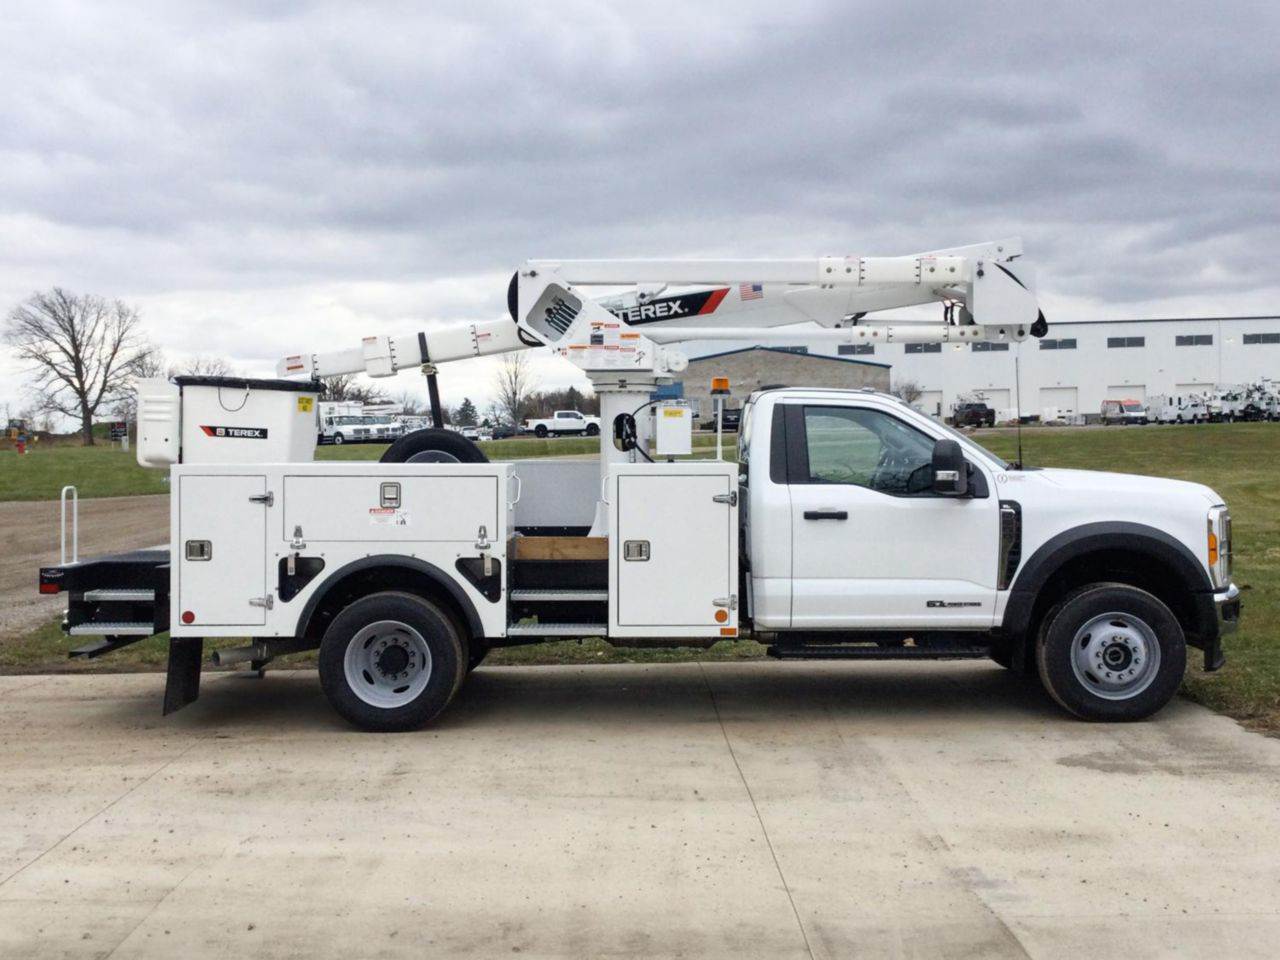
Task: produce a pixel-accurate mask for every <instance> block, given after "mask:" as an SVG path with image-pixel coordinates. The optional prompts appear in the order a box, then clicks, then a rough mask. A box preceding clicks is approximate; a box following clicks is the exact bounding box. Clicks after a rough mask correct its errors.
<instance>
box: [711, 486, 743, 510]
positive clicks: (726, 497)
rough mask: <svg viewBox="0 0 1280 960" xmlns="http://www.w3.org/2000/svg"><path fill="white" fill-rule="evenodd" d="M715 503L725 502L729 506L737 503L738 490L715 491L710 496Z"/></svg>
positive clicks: (734, 505)
mask: <svg viewBox="0 0 1280 960" xmlns="http://www.w3.org/2000/svg"><path fill="white" fill-rule="evenodd" d="M711 499H712V500H713V501H714V502H715V503H727V504H728V505H729V506H731V507H736V506H737V505H738V491H737V490H730V491H729V492H728V493H717V494H716V495H715V496H713V497H712V498H711Z"/></svg>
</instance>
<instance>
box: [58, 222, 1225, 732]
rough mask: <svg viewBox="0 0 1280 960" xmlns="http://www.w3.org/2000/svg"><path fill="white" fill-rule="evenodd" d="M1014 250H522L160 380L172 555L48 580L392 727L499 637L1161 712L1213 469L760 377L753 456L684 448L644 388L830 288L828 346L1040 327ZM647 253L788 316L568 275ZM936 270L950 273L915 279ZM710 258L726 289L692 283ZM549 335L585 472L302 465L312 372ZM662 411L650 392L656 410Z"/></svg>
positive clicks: (400, 457) (424, 359) (1202, 606)
mask: <svg viewBox="0 0 1280 960" xmlns="http://www.w3.org/2000/svg"><path fill="white" fill-rule="evenodd" d="M1014 249H1017V248H1014V247H1013V245H1012V242H1010V241H1005V242H1003V243H1002V244H999V245H994V244H993V245H980V246H978V247H975V248H960V249H959V250H958V251H943V252H940V253H937V254H928V255H921V256H918V257H915V258H897V259H898V260H904V261H908V262H904V263H900V262H891V263H885V262H882V261H877V260H873V259H870V258H864V259H862V260H860V261H855V260H852V259H851V258H844V259H831V258H823V259H821V260H819V261H817V262H816V263H809V264H808V265H807V266H801V265H799V264H798V263H797V262H793V261H781V262H775V261H743V262H736V261H716V262H713V263H703V262H697V263H696V265H694V266H689V265H688V264H686V263H685V262H679V261H676V262H665V263H662V264H661V265H658V266H654V265H652V264H648V263H647V262H644V261H621V262H618V263H610V262H605V261H581V262H554V263H552V262H546V261H536V262H532V261H531V262H530V263H528V264H526V265H525V266H524V267H522V269H521V271H520V272H519V273H518V274H517V276H516V277H515V278H513V282H512V290H511V294H510V298H509V299H510V307H511V313H512V319H513V320H514V323H512V324H511V329H509V330H508V329H507V328H506V327H504V326H502V325H490V326H486V325H480V324H475V325H470V329H469V330H467V331H465V333H464V334H463V335H458V334H457V333H456V332H455V331H453V330H451V329H446V330H444V331H437V332H436V333H435V334H430V333H425V332H424V333H422V334H418V335H417V336H416V337H408V338H395V339H388V338H366V340H365V341H364V342H363V345H362V347H361V348H359V349H358V350H352V351H343V352H340V353H337V354H331V355H321V354H317V355H310V356H301V355H300V356H298V357H290V358H287V359H286V360H285V361H283V362H282V365H281V372H282V373H289V374H294V375H295V376H297V375H301V376H302V379H282V380H267V381H244V380H225V381H214V380H209V379H201V380H199V381H184V380H182V379H179V380H178V381H177V382H173V383H170V382H168V381H164V380H152V381H143V382H142V383H141V385H140V387H139V411H140V412H139V442H138V457H139V460H140V461H141V462H143V463H144V464H147V465H151V466H164V467H167V468H168V469H169V472H170V478H171V480H170V482H171V498H172V512H171V523H170V542H169V545H168V549H166V550H157V551H142V552H135V553H131V554H122V555H118V556H113V557H104V558H97V559H90V560H84V561H77V562H73V563H65V564H59V565H57V566H54V567H48V568H45V569H44V570H42V571H41V575H40V584H41V590H42V591H43V592H49V593H54V592H66V593H67V595H68V601H69V603H68V617H67V630H68V631H69V632H70V633H71V634H73V635H79V634H93V635H99V636H101V637H102V639H101V640H98V641H96V642H95V643H92V644H90V645H89V646H87V647H84V648H81V649H80V650H79V651H77V652H78V653H79V654H80V655H84V656H94V655H98V654H100V653H105V652H109V651H110V650H112V649H115V648H117V647H119V646H121V645H123V644H124V643H128V642H130V640H132V639H136V638H138V637H141V636H148V635H151V634H153V633H156V632H160V631H163V630H166V629H167V630H168V631H169V632H170V638H171V639H170V644H171V653H170V667H169V676H168V685H167V688H166V710H169V709H176V708H177V707H179V706H181V705H183V704H184V703H187V702H190V701H191V700H192V699H194V697H195V695H196V691H197V689H198V683H199V676H200V663H201V653H202V650H203V645H204V641H205V640H209V639H219V638H222V639H224V640H225V638H235V637H244V638H248V642H247V644H246V645H243V646H239V647H234V648H231V649H226V648H222V649H219V650H218V651H217V652H216V653H215V654H214V657H215V659H216V660H217V661H218V662H222V663H227V662H251V663H252V664H253V665H255V666H258V667H261V666H263V665H265V664H266V663H267V662H268V661H269V660H271V659H272V658H273V657H276V656H280V655H284V654H288V653H292V652H297V651H301V650H309V649H318V651H319V673H320V682H321V685H322V687H323V689H324V692H325V694H326V695H327V696H328V698H329V700H330V701H331V702H332V704H333V706H334V707H335V708H336V709H337V710H338V712H339V713H340V714H341V715H342V716H344V717H345V718H347V719H348V720H350V721H351V722H353V723H355V724H357V725H359V726H362V727H366V728H369V729H375V730H399V729H405V728H410V727H414V726H417V725H420V724H423V723H425V722H428V721H429V720H431V719H432V718H434V717H435V716H437V715H438V714H439V713H440V712H441V711H442V710H443V709H444V708H445V707H446V705H447V704H448V703H449V701H450V700H451V698H452V697H453V695H454V694H455V692H456V691H457V690H458V688H459V686H460V685H461V684H462V683H463V681H464V679H465V677H466V675H467V672H468V671H469V670H470V669H471V668H474V667H475V666H477V665H478V664H479V663H480V662H481V660H483V659H484V657H485V655H486V654H487V653H488V652H489V651H490V650H491V649H493V648H495V647H501V646H510V645H515V644H528V643H538V642H543V641H546V640H552V639H561V638H572V637H603V638H605V639H606V640H607V641H608V642H610V643H613V644H617V645H621V646H650V645H664V646H669V645H687V646H704V647H705V646H709V645H711V644H714V643H716V642H720V641H725V640H728V641H734V640H739V639H742V638H746V637H752V638H755V639H757V640H760V641H761V642H763V643H765V644H767V645H768V651H769V653H770V654H771V655H773V656H775V657H778V658H781V659H801V658H811V659H869V658H878V659H947V658H978V657H990V658H992V659H994V660H995V661H997V662H998V663H1000V664H1002V665H1003V666H1005V667H1008V668H1009V669H1010V670H1012V671H1015V672H1017V673H1019V674H1024V675H1028V676H1034V677H1038V678H1039V680H1040V681H1041V682H1042V683H1043V685H1044V688H1045V689H1046V690H1047V691H1048V693H1049V695H1051V696H1052V697H1053V698H1054V699H1055V700H1056V701H1057V702H1058V703H1059V704H1061V705H1062V706H1063V707H1064V708H1065V709H1067V710H1068V711H1070V712H1071V713H1073V714H1075V715H1076V716H1078V717H1081V718H1084V719H1088V720H1137V719H1141V718H1144V717H1147V716H1150V715H1151V714H1152V713H1154V712H1155V711H1157V710H1159V709H1160V708H1161V707H1162V706H1163V705H1164V704H1165V703H1167V702H1168V700H1169V699H1170V698H1171V697H1172V696H1173V695H1174V693H1175V691H1176V690H1177V689H1178V685H1179V683H1180V681H1181V679H1182V675H1183V672H1184V668H1185V664H1186V657H1187V648H1188V646H1190V647H1194V648H1196V649H1198V650H1200V651H1201V652H1202V653H1203V656H1204V662H1205V666H1206V668H1207V669H1211V670H1212V669H1216V668H1217V667H1218V666H1220V665H1221V663H1222V659H1223V658H1222V652H1221V638H1222V636H1223V635H1224V634H1225V633H1227V632H1228V631H1230V630H1232V629H1234V627H1235V625H1236V624H1237V622H1238V620H1239V615H1240V601H1239V596H1238V591H1237V589H1236V588H1235V586H1234V585H1233V584H1232V582H1231V546H1232V538H1231V520H1230V516H1229V514H1228V511H1227V507H1226V505H1225V504H1224V503H1223V502H1222V499H1221V498H1220V497H1219V496H1218V495H1217V494H1215V493H1214V492H1213V491H1212V490H1210V489H1208V488H1207V487H1204V486H1200V485H1198V484H1194V483H1185V482H1180V481H1173V480H1162V479H1154V478H1149V477H1138V476H1125V475H1119V474H1109V473H1094V472H1084V471H1075V470H1056V469H1033V468H1028V467H1023V466H1020V465H1018V464H1011V463H1007V462H1005V461H1004V460H1002V459H1001V458H999V457H997V456H994V455H993V454H991V453H990V452H988V451H987V450H986V449H984V448H983V447H981V446H980V445H978V444H977V443H975V442H974V441H973V440H972V439H970V438H967V437H965V436H963V435H961V434H959V433H957V432H956V431H954V430H952V429H951V428H950V427H947V426H945V425H943V424H941V423H939V422H937V421H936V420H934V419H932V418H930V417H927V416H925V415H924V414H922V413H920V412H918V411H916V410H913V409H912V408H910V407H909V406H907V405H906V404H905V403H903V402H901V401H899V400H897V399H895V398H893V397H891V396H888V395H885V394H882V393H876V392H873V391H863V390H852V391H850V390H830V389H806V388H799V387H783V388H774V389H765V390H761V391H758V392H756V393H753V394H751V395H750V396H749V397H748V398H747V400H746V402H745V404H744V405H743V408H742V424H741V433H740V438H739V452H738V462H727V461H724V460H721V459H715V460H696V461H695V460H680V459H676V458H674V457H669V456H667V453H668V452H669V451H670V450H678V449H687V438H684V439H683V441H682V438H680V437H679V436H674V437H673V431H674V432H675V433H678V431H679V426H678V425H677V421H679V423H680V424H685V425H686V428H687V425H688V424H689V423H690V418H688V417H687V416H683V415H679V416H675V417H673V418H672V419H671V425H667V424H666V423H665V418H664V416H663V413H664V411H665V410H666V408H667V405H666V402H664V401H660V400H653V399H651V398H650V393H651V390H652V387H653V384H654V382H655V381H658V382H662V379H663V378H664V377H667V376H669V374H670V373H671V371H672V370H674V369H679V368H681V366H682V362H683V360H682V357H681V356H680V355H678V354H675V353H674V352H673V351H668V350H665V349H664V348H663V346H662V344H663V343H664V342H679V341H681V340H688V339H695V338H696V337H697V336H706V335H708V334H709V333H713V332H714V331H715V330H724V329H729V330H731V331H732V333H731V336H730V338H738V339H741V338H742V337H744V336H745V335H746V332H747V330H748V329H752V330H754V333H753V334H752V335H754V336H756V337H758V338H761V339H765V338H767V335H768V334H769V333H770V332H771V331H770V330H768V329H767V327H768V326H769V325H772V324H776V323H777V322H778V320H779V318H782V319H786V320H792V319H794V313H795V311H797V310H798V311H800V312H801V313H803V314H804V315H805V316H810V317H811V316H814V315H817V316H819V317H821V316H825V315H826V314H825V313H824V304H825V305H826V308H825V309H830V310H833V311H838V312H839V315H840V317H841V318H843V320H844V321H845V322H843V323H841V324H836V325H833V326H832V327H831V331H832V333H833V336H832V337H831V339H837V340H842V341H843V340H849V341H851V342H859V341H865V340H867V339H873V340H874V339H886V340H892V339H908V340H911V339H914V340H917V341H919V340H922V339H925V338H927V337H932V338H934V339H942V340H955V341H963V340H965V339H975V338H986V339H992V340H995V339H1007V340H1012V341H1015V342H1017V341H1020V340H1022V339H1023V338H1025V337H1026V336H1027V335H1028V334H1030V335H1031V336H1037V335H1042V334H1043V332H1044V329H1045V326H1044V321H1043V318H1042V317H1040V316H1039V315H1038V310H1037V309H1036V307H1035V301H1034V297H1033V296H1032V294H1031V289H1032V287H1031V283H1030V280H1031V275H1030V272H1029V269H1028V268H1027V267H1026V265H1025V264H1022V263H1020V262H1017V253H1013V252H1012V251H1013V250H1014ZM1018 253H1020V249H1018ZM1002 254H1003V255H1004V257H1003V258H1002V256H1001V255H1002ZM661 271H668V272H670V273H674V274H675V279H676V280H677V281H678V282H680V283H684V284H690V285H695V286H693V287H692V289H693V291H694V292H693V293H692V294H691V293H689V292H688V291H686V290H684V289H680V290H677V292H676V293H673V294H670V295H669V296H668V297H667V299H668V301H670V302H668V303H667V304H666V305H665V307H664V311H663V316H665V317H671V316H673V315H674V316H676V317H679V316H681V315H682V311H683V312H684V313H693V314H698V313H706V312H708V311H707V310H706V305H707V304H708V303H710V302H711V301H712V300H714V301H715V303H716V304H717V305H719V304H720V303H724V302H727V303H729V304H730V305H731V306H733V307H736V309H732V310H731V312H733V313H735V314H736V315H735V320H736V321H737V322H738V323H740V324H741V322H742V320H741V316H742V314H744V313H750V311H753V310H758V309H761V308H760V306H759V305H760V304H761V303H764V304H765V305H766V308H767V307H770V306H772V308H773V311H774V312H773V313H772V314H768V313H763V312H762V313H761V314H759V316H760V317H762V318H768V319H767V320H765V321H764V327H765V328H764V329H762V328H748V327H745V326H737V327H731V328H723V327H719V328H709V327H705V326H704V327H688V328H673V327H670V326H664V328H662V329H658V328H654V329H649V328H642V329H643V330H644V333H643V336H642V337H633V336H632V334H633V333H635V332H636V331H635V328H634V327H633V326H631V325H628V324H625V323H624V324H621V325H620V324H619V322H618V319H617V314H616V312H611V311H609V310H605V309H603V308H600V307H599V306H598V304H596V303H595V302H594V301H593V300H591V299H590V297H588V296H587V295H586V294H585V293H584V292H583V291H582V290H581V289H579V288H580V286H581V285H583V284H587V283H599V284H606V285H610V284H612V285H616V284H619V283H623V282H626V280H627V278H630V279H632V280H635V281H637V282H646V283H647V282H651V281H653V280H654V279H655V277H656V276H657V275H660V272H661ZM939 271H941V272H943V274H944V276H945V277H946V279H945V280H942V281H938V283H940V284H941V286H933V285H930V286H929V287H928V290H921V289H920V286H921V284H922V283H923V282H924V281H922V280H921V278H922V277H926V278H927V277H929V276H931V275H936V274H937V273H938V272H939ZM752 277H757V278H761V279H762V280H763V282H754V281H750V278H752ZM715 279H723V280H725V281H728V285H724V286H712V287H710V288H709V289H710V291H711V292H710V294H708V293H707V289H708V288H706V287H698V286H696V284H699V283H710V282H712V281H714V280H715ZM989 282H994V283H997V284H998V287H997V288H995V289H990V288H989V287H988V286H987V284H988V283H989ZM645 290H646V292H647V296H648V298H649V301H650V302H653V299H654V297H655V296H656V294H655V292H654V291H653V289H652V288H645ZM815 291H816V293H815ZM658 292H659V293H661V292H662V291H658ZM704 294H705V295H704ZM810 294H814V295H812V296H811V295H810ZM928 295H933V296H935V297H943V298H944V299H945V300H946V301H948V304H949V305H948V306H947V311H948V313H947V314H946V315H945V322H944V325H943V326H942V327H941V328H935V329H931V330H927V331H919V330H911V329H908V328H906V327H905V326H904V327H873V326H868V325H864V324H862V323H860V322H858V320H857V319H855V320H852V322H850V321H849V318H850V317H852V316H853V312H851V311H849V306H850V305H851V304H852V305H854V306H857V305H858V304H861V303H864V302H870V303H874V304H883V303H901V302H903V301H910V302H922V301H923V300H925V299H927V298H928ZM771 299H774V300H777V301H778V303H777V304H776V305H775V304H770V301H771ZM953 300H955V301H959V302H960V303H962V304H964V306H963V308H960V307H957V306H955V304H954V303H952V301H953ZM832 304H834V306H831V305H832ZM984 307H985V308H986V312H984ZM859 319H860V318H859ZM677 322H678V321H677ZM788 335H790V336H794V333H791V334H788ZM530 341H535V342H536V343H538V344H539V345H545V346H548V347H551V348H552V349H553V350H555V351H557V352H558V353H560V354H561V355H562V356H565V357H567V358H568V359H571V360H575V361H577V362H579V363H580V364H581V365H582V366H583V368H584V369H586V370H587V371H588V372H589V373H590V374H591V375H592V379H593V380H594V382H595V384H596V386H597V389H598V390H600V391H601V401H602V408H603V409H602V414H603V417H602V419H603V421H604V423H605V424H607V425H608V429H607V431H606V435H605V436H604V437H602V441H601V459H600V462H599V463H595V462H591V461H586V462H583V461H521V462H517V463H490V462H488V461H487V460H486V458H485V456H484V454H483V452H482V451H481V450H480V449H479V448H478V447H476V446H475V445H472V444H470V443H469V441H466V440H464V439H463V438H461V437H459V436H458V435H456V434H453V433H452V432H450V431H436V430H423V431H418V432H416V433H414V434H410V435H408V436H406V437H404V438H402V439H401V440H399V441H397V443H395V444H393V445H392V447H391V448H389V449H388V451H387V453H386V455H384V457H383V460H382V462H380V463H357V462H341V463H337V462H331V463H317V462H314V461H313V460H312V456H311V454H312V452H313V450H314V442H315V431H314V427H313V424H312V420H311V416H312V415H311V413H310V410H311V409H312V406H313V403H314V399H315V397H316V396H317V394H318V393H319V391H320V389H321V388H320V386H319V384H318V383H317V382H316V381H314V380H311V379H306V377H308V376H323V375H327V374H329V373H333V372H355V371H358V370H364V371H366V372H374V373H379V374H382V375H388V374H391V373H394V372H396V370H397V369H402V368H407V367H413V368H417V367H419V366H422V365H424V364H427V363H431V364H434V363H437V362H440V361H441V360H443V359H451V358H453V357H456V356H471V355H478V354H480V353H482V352H501V350H503V349H518V348H519V347H518V346H514V345H513V344H527V343H528V342H530ZM432 369H434V368H432ZM716 386H717V390H718V391H720V392H723V390H724V389H727V385H724V384H717V385H716ZM651 406H656V407H657V411H656V412H657V416H655V417H653V418H650V417H648V416H637V414H639V413H641V411H642V410H644V409H645V408H647V407H651ZM684 412H686V411H684V410H681V411H680V413H681V414H683V413H684ZM651 421H652V422H657V423H658V424H659V426H658V428H657V429H656V431H655V433H656V438H655V440H656V442H650V438H648V437H647V436H645V429H646V427H645V425H646V424H648V423H650V422H651ZM664 446H665V447H667V448H668V449H664Z"/></svg>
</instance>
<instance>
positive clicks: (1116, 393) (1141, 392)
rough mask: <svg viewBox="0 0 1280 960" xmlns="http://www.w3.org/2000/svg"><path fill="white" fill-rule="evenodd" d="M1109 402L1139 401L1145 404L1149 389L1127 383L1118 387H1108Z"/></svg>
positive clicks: (1138, 384) (1139, 384)
mask: <svg viewBox="0 0 1280 960" xmlns="http://www.w3.org/2000/svg"><path fill="white" fill-rule="evenodd" d="M1107 399H1108V400H1137V401H1138V402H1140V403H1141V402H1144V401H1145V400H1146V399H1147V388H1146V387H1145V386H1144V385H1143V384H1141V383H1125V384H1121V385H1120V386H1118V387H1107Z"/></svg>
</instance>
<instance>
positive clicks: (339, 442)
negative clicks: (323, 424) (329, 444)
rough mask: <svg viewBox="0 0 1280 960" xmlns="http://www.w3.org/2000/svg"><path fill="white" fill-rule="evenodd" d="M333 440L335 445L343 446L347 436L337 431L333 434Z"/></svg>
mask: <svg viewBox="0 0 1280 960" xmlns="http://www.w3.org/2000/svg"><path fill="white" fill-rule="evenodd" d="M333 442H334V445H335V446H339V447H340V446H342V445H343V443H345V442H346V437H344V436H343V435H342V434H340V433H335V434H334V435H333Z"/></svg>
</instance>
